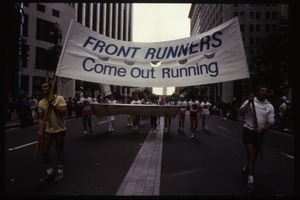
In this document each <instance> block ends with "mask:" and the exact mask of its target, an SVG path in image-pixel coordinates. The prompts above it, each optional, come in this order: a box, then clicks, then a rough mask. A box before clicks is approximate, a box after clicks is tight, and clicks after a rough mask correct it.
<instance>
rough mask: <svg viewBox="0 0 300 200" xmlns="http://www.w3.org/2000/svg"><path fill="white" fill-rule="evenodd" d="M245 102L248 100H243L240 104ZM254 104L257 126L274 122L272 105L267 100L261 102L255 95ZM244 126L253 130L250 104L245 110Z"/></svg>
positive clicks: (253, 124) (260, 126)
mask: <svg viewBox="0 0 300 200" xmlns="http://www.w3.org/2000/svg"><path fill="white" fill-rule="evenodd" d="M247 103H248V100H247V101H245V102H244V103H243V105H242V106H245V105H246V104H247ZM242 106H241V107H242ZM254 106H255V112H256V118H257V124H258V128H262V127H264V126H265V125H266V124H267V123H270V124H274V122H275V117H274V107H273V105H272V104H271V103H270V102H269V101H268V100H265V101H263V102H261V101H259V100H258V99H257V98H256V97H255V98H254ZM244 127H246V128H248V129H250V130H255V123H254V117H253V112H252V104H250V106H249V107H248V110H247V111H246V114H245V123H244Z"/></svg>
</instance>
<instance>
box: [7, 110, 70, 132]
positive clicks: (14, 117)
mask: <svg viewBox="0 0 300 200" xmlns="http://www.w3.org/2000/svg"><path fill="white" fill-rule="evenodd" d="M74 117H76V113H75V112H73V113H72V116H71V118H74ZM11 118H12V119H11V120H10V121H5V123H4V127H5V129H9V128H16V127H20V126H21V121H20V119H19V118H18V116H17V115H16V114H15V113H12V117H11ZM67 119H70V117H68V116H66V120H67ZM37 123H38V119H37V117H35V119H34V120H33V124H31V125H29V126H33V125H36V124H37ZM29 126H28V127H29Z"/></svg>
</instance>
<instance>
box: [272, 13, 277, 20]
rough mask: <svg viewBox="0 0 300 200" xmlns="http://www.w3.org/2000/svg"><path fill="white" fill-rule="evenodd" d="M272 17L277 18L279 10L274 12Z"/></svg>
mask: <svg viewBox="0 0 300 200" xmlns="http://www.w3.org/2000/svg"><path fill="white" fill-rule="evenodd" d="M272 19H277V12H276V11H274V12H272Z"/></svg>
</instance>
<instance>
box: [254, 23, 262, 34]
mask: <svg viewBox="0 0 300 200" xmlns="http://www.w3.org/2000/svg"><path fill="white" fill-rule="evenodd" d="M255 31H256V32H257V33H260V32H261V28H260V25H259V24H257V25H256V27H255Z"/></svg>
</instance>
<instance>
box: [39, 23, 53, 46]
mask: <svg viewBox="0 0 300 200" xmlns="http://www.w3.org/2000/svg"><path fill="white" fill-rule="evenodd" d="M53 27H54V23H53V22H49V21H46V20H43V19H40V18H37V20H36V39H37V40H42V41H45V42H51V38H50V32H51V31H53Z"/></svg>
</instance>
